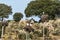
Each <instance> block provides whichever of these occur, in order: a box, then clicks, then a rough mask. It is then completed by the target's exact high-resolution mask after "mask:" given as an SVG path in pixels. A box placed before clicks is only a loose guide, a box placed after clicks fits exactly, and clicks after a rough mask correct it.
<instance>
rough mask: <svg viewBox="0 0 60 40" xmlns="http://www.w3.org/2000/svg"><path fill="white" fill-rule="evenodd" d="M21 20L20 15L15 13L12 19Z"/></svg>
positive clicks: (21, 16)
mask: <svg viewBox="0 0 60 40" xmlns="http://www.w3.org/2000/svg"><path fill="white" fill-rule="evenodd" d="M21 18H23V15H22V13H19V12H17V13H15V14H14V15H13V19H14V20H15V21H20V20H21Z"/></svg>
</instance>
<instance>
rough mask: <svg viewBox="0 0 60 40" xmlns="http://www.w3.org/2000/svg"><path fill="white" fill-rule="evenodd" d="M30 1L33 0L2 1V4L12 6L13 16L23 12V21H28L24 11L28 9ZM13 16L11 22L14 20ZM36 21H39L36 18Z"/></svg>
mask: <svg viewBox="0 0 60 40" xmlns="http://www.w3.org/2000/svg"><path fill="white" fill-rule="evenodd" d="M30 1H31V0H0V3H4V4H7V5H9V6H11V7H12V12H13V14H14V13H15V12H21V13H23V15H24V18H23V19H26V17H25V14H24V10H25V8H26V7H27V5H28V3H29V2H30ZM13 14H12V15H13ZM12 15H10V16H9V19H10V20H12V19H13V17H12ZM34 19H35V20H37V19H38V20H39V18H38V17H34ZM38 20H37V21H38Z"/></svg>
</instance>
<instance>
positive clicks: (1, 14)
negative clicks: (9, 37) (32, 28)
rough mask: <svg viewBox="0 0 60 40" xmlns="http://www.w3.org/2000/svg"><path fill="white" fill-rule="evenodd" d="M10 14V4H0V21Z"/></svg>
mask: <svg viewBox="0 0 60 40" xmlns="http://www.w3.org/2000/svg"><path fill="white" fill-rule="evenodd" d="M10 14H12V8H11V6H8V5H6V4H0V18H2V21H3V19H4V18H8V17H9V15H10Z"/></svg>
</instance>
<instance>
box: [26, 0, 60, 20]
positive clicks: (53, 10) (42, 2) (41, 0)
mask: <svg viewBox="0 0 60 40" xmlns="http://www.w3.org/2000/svg"><path fill="white" fill-rule="evenodd" d="M43 12H44V13H45V14H48V15H49V19H50V18H52V19H54V17H55V14H58V13H60V3H58V2H55V1H51V0H35V1H31V2H30V3H29V4H28V6H27V8H26V9H25V14H26V16H27V17H31V16H38V17H40V16H41V15H43Z"/></svg>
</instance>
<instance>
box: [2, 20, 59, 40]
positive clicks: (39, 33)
mask: <svg viewBox="0 0 60 40" xmlns="http://www.w3.org/2000/svg"><path fill="white" fill-rule="evenodd" d="M26 25H27V21H26V20H21V21H20V22H14V21H11V22H9V24H8V26H7V27H6V30H5V34H4V36H3V37H2V39H3V40H26V39H28V40H30V39H31V40H44V39H43V30H44V29H43V28H47V29H48V31H47V34H49V35H48V37H47V36H46V35H44V38H46V37H47V39H48V40H50V39H51V40H55V39H56V40H58V39H60V19H57V20H49V21H48V22H43V23H42V22H41V23H33V24H31V25H32V26H31V27H32V28H33V29H34V31H32V32H30V33H29V32H26V31H25V30H24V27H26Z"/></svg>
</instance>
